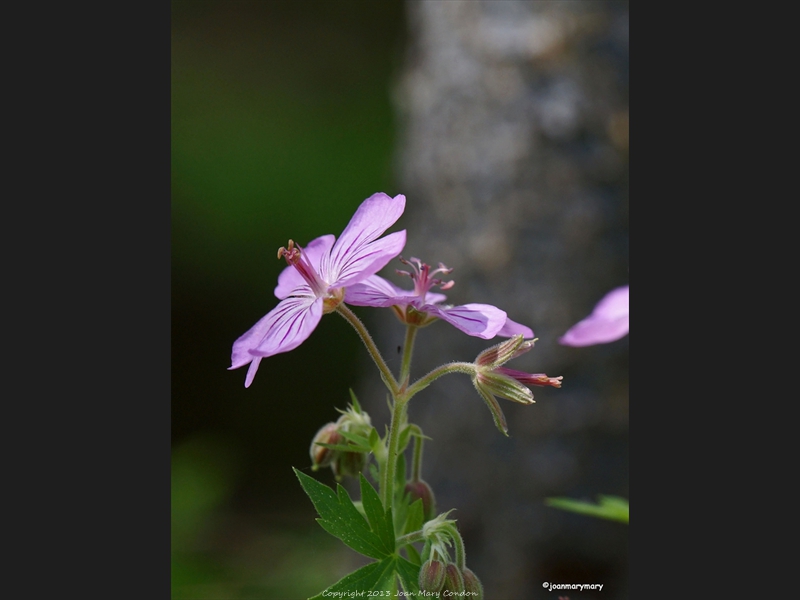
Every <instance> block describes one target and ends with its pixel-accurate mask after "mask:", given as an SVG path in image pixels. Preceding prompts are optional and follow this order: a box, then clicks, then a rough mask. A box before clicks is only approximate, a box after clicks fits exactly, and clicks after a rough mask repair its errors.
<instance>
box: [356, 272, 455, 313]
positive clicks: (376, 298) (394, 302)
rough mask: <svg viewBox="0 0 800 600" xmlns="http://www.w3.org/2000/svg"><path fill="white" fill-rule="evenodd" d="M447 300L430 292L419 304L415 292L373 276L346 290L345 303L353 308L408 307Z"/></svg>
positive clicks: (441, 295)
mask: <svg viewBox="0 0 800 600" xmlns="http://www.w3.org/2000/svg"><path fill="white" fill-rule="evenodd" d="M445 300H447V296H445V295H444V294H437V293H436V292H428V293H427V294H425V301H424V302H419V300H418V297H417V295H416V294H415V293H414V290H404V289H402V288H399V287H397V286H396V285H395V284H393V283H392V282H391V281H387V280H386V279H384V278H383V277H381V276H380V275H371V276H370V277H367V278H366V279H365V280H364V281H361V282H360V283H356V284H354V285H351V286H349V287H348V288H347V289H346V290H345V295H344V301H345V302H346V303H347V304H352V305H353V306H376V307H387V306H407V305H408V304H417V303H419V304H439V303H440V302H444V301H445Z"/></svg>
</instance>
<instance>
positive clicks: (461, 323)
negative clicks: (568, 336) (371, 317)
mask: <svg viewBox="0 0 800 600" xmlns="http://www.w3.org/2000/svg"><path fill="white" fill-rule="evenodd" d="M400 261H401V262H403V263H404V264H406V265H409V266H410V267H411V271H410V272H409V271H397V272H398V273H399V274H401V275H407V276H409V277H411V279H412V281H413V282H414V289H413V290H404V289H402V288H399V287H397V286H396V285H395V284H393V283H391V282H390V281H387V280H386V279H384V278H383V277H380V276H378V275H372V276H371V277H367V278H366V279H364V280H363V281H361V282H360V283H358V284H356V285H353V286H350V287H348V288H347V289H346V290H345V302H347V304H352V305H355V306H376V307H392V308H393V309H394V311H395V313H396V314H397V316H398V318H399V319H400V320H401V321H403V322H404V323H409V324H412V325H417V326H419V327H423V326H425V325H429V324H430V323H432V322H433V321H435V320H437V319H441V320H442V321H446V322H447V323H450V325H452V326H453V327H455V328H457V329H460V330H461V331H463V332H464V333H466V334H468V335H472V336H475V337H479V338H483V339H491V338H493V337H495V336H497V335H500V336H503V337H511V336H514V335H522V336H523V337H525V338H532V337H533V331H532V330H531V329H530V328H528V327H526V326H525V325H522V324H520V323H517V322H515V321H512V320H511V319H509V318H508V315H506V313H505V311H502V310H500V309H499V308H497V307H496V306H492V305H490V304H462V305H460V306H452V305H448V304H443V302H444V301H445V300H446V299H447V296H445V295H444V294H439V293H437V292H432V291H430V290H431V288H432V287H434V286H438V287H439V289H441V290H448V289H450V288H451V287H453V285H454V283H455V282H454V281H452V280H450V281H443V280H441V279H438V278H436V277H435V275H437V274H439V273H441V274H443V275H448V274H450V272H451V271H452V269H449V268H447V267H445V266H444V265H443V264H441V263H439V267H438V268H437V269H433V270H431V268H430V266H428V265H426V264H425V263H423V262H422V261H420V260H419V259H418V258H411V260H410V261H408V260H404V259H402V258H401V259H400Z"/></svg>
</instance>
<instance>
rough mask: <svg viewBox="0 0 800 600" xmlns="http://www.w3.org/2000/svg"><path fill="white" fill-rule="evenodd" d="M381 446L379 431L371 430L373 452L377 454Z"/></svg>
mask: <svg viewBox="0 0 800 600" xmlns="http://www.w3.org/2000/svg"><path fill="white" fill-rule="evenodd" d="M380 444H381V436H379V435H378V430H377V429H375V428H374V427H373V428H372V429H370V430H369V445H370V447H371V448H372V451H373V452H375V450H376V449H377V448H378V446H380Z"/></svg>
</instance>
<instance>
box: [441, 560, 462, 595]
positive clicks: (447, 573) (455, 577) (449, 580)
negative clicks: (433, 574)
mask: <svg viewBox="0 0 800 600" xmlns="http://www.w3.org/2000/svg"><path fill="white" fill-rule="evenodd" d="M442 591H443V592H451V595H452V593H453V592H454V593H457V594H460V593H462V592H464V591H465V589H464V576H463V575H462V574H461V571H460V570H459V568H458V567H457V566H455V565H454V564H453V563H449V564H448V565H447V567H445V570H444V586H443V587H442Z"/></svg>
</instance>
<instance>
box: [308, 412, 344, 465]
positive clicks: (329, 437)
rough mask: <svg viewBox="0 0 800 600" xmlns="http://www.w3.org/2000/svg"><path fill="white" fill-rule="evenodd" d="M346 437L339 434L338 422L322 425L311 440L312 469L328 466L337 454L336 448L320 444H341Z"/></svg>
mask: <svg viewBox="0 0 800 600" xmlns="http://www.w3.org/2000/svg"><path fill="white" fill-rule="evenodd" d="M343 440H344V438H343V437H342V436H341V435H340V434H339V432H338V431H337V428H336V423H327V424H325V425H323V426H322V427H320V429H319V431H317V433H316V435H315V436H314V439H313V440H311V448H310V449H309V453H310V454H311V469H312V470H313V471H316V470H317V469H319V468H320V467H327V466H328V465H330V464H331V462H332V461H333V459H334V457H335V456H336V454H337V452H336V450H332V449H331V448H326V447H325V446H320V445H319V443H322V444H341V443H342V441H343Z"/></svg>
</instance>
